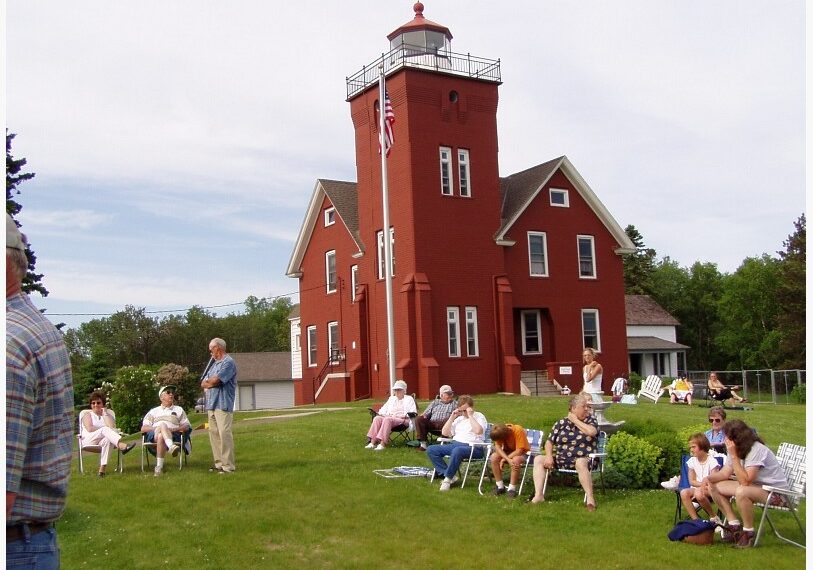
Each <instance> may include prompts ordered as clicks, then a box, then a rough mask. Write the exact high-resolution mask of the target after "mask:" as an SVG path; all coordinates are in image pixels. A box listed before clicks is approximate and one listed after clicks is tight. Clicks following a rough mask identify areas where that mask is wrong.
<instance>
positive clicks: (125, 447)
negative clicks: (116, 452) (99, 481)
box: [80, 392, 136, 477]
mask: <svg viewBox="0 0 813 570" xmlns="http://www.w3.org/2000/svg"><path fill="white" fill-rule="evenodd" d="M80 435H81V439H82V441H81V445H82V447H83V448H84V447H88V446H90V445H98V446H99V447H101V457H100V459H99V477H104V476H105V471H106V470H107V459H108V457H110V447H111V446H115V447H118V448H119V449H120V450H121V452H122V454H126V453H129V452H130V450H131V449H133V448H134V447H135V446H136V444H135V442H133V443H129V444H125V443H124V442H123V441H121V434H119V432H118V431H116V416H115V415H114V414H113V412H112V411H110V410H108V409H106V408H105V407H104V394H102V393H101V392H93V393H92V394H91V395H90V410H89V411H88V412H86V413H84V415H83V417H82V426H81V432H80Z"/></svg>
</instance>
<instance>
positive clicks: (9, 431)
mask: <svg viewBox="0 0 813 570" xmlns="http://www.w3.org/2000/svg"><path fill="white" fill-rule="evenodd" d="M27 271H28V258H27V257H26V254H25V238H24V237H23V235H22V234H21V233H20V230H19V229H17V224H16V223H15V222H14V220H13V219H12V218H11V216H9V215H8V214H6V565H7V566H8V567H11V566H15V567H18V566H17V565H20V566H19V567H23V565H25V567H27V568H28V567H31V568H33V567H34V566H36V567H37V568H59V548H58V546H57V536H56V529H55V528H54V522H55V521H56V520H57V519H58V518H59V517H60V516H62V513H63V511H64V510H65V496H66V495H67V492H68V478H69V476H70V471H71V444H72V440H73V426H72V423H73V420H72V414H73V379H72V376H71V363H70V359H69V357H68V351H67V349H66V348H65V342H64V341H63V339H62V334H61V333H60V332H59V331H58V330H57V329H56V327H54V325H52V324H51V323H50V322H49V321H48V319H46V318H45V317H44V316H43V315H42V313H41V312H40V311H39V310H38V309H37V308H36V307H35V306H34V304H33V303H32V302H31V300H30V299H29V298H28V295H26V294H25V293H23V291H22V281H23V278H24V277H25V274H26V272H27Z"/></svg>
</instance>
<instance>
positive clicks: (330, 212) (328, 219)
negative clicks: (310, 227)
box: [325, 207, 336, 227]
mask: <svg viewBox="0 0 813 570" xmlns="http://www.w3.org/2000/svg"><path fill="white" fill-rule="evenodd" d="M335 223H336V208H333V207H331V208H325V227H328V226H332V225H333V224H335Z"/></svg>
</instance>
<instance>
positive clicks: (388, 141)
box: [378, 91, 395, 157]
mask: <svg viewBox="0 0 813 570" xmlns="http://www.w3.org/2000/svg"><path fill="white" fill-rule="evenodd" d="M394 124H395V112H394V111H393V110H392V102H391V101H390V93H389V91H384V150H385V151H386V156H387V157H389V156H390V151H391V150H392V145H393V144H395V131H394V130H393V125H394ZM378 152H379V153H381V143H380V142H379V145H378Z"/></svg>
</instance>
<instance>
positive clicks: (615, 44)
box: [5, 0, 805, 326]
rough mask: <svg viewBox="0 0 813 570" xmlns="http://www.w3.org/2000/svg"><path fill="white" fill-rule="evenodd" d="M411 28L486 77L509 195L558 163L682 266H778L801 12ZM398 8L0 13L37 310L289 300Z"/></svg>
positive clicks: (350, 170) (523, 8) (345, 175)
mask: <svg viewBox="0 0 813 570" xmlns="http://www.w3.org/2000/svg"><path fill="white" fill-rule="evenodd" d="M424 4H425V10H424V14H425V16H426V17H427V18H428V19H430V20H433V21H435V22H439V23H441V24H444V25H446V26H448V27H449V28H450V30H451V31H452V34H453V35H454V39H453V41H452V49H453V51H456V52H462V53H466V52H470V53H472V54H473V55H477V56H482V57H487V58H495V59H496V58H500V60H501V65H502V78H503V85H502V86H501V88H500V107H499V111H498V129H499V141H500V156H499V161H500V169H501V174H502V175H507V174H510V173H513V172H516V171H519V170H523V169H525V168H528V167H530V166H533V165H536V164H539V163H541V162H545V161H547V160H549V159H551V158H554V157H556V156H560V155H562V154H566V155H567V156H568V157H569V158H570V160H571V161H572V162H573V164H574V165H575V166H576V168H577V169H578V170H579V172H580V173H581V174H582V175H583V176H584V178H585V179H586V180H587V182H588V183H589V184H590V186H591V187H592V188H593V190H594V191H595V192H596V193H597V194H598V196H599V197H600V199H601V200H602V201H603V202H604V203H605V205H606V206H607V207H608V209H609V210H610V212H611V213H612V214H613V215H614V216H615V218H616V219H617V220H618V222H619V223H620V224H621V225H622V226H626V225H627V224H630V223H632V224H635V225H636V227H638V229H639V230H640V231H641V233H642V234H643V236H644V238H645V240H646V242H647V244H648V245H649V246H651V247H654V248H655V249H656V250H657V251H658V254H659V256H664V255H668V256H670V257H671V258H673V259H675V260H677V261H678V262H680V263H681V264H682V265H690V264H691V263H693V262H694V261H697V260H699V261H710V262H714V263H717V264H718V266H719V268H720V269H721V270H722V271H729V272H730V271H734V270H735V269H736V268H737V266H738V265H739V263H740V262H741V261H742V260H743V259H744V258H745V257H747V256H758V255H761V254H762V253H763V252H766V253H769V254H772V255H773V254H775V252H776V251H777V250H779V249H781V248H782V241H783V240H784V239H785V238H786V237H787V235H788V234H789V233H791V231H792V230H793V226H792V223H793V221H794V220H795V219H796V218H797V217H798V216H799V215H800V214H801V213H802V212H803V211H804V208H805V189H804V183H805V178H804V175H805V156H804V136H805V132H804V122H805V113H804V111H805V106H804V105H805V84H804V77H805V67H804V66H805V63H804V62H805V59H804V56H805V53H804V39H805V28H804V25H805V23H804V15H805V14H804V3H803V2H802V1H800V0H797V1H767V0H766V1H754V0H746V1H742V0H740V1H730V0H721V1H718V2H703V1H699V0H698V1H694V0H690V1H681V2H678V1H670V2H666V1H654V2H653V1H644V0H641V1H622V2H600V1H594V0H586V1H582V2H548V1H543V2H540V1H538V0H537V1H534V2H532V1H525V0H521V1H513V2H510V3H498V2H493V1H488V2H486V1H479V0H470V1H468V2H466V3H461V2H459V1H457V2H456V1H453V0H427V1H426V2H424ZM412 5H413V2H411V1H400V0H398V1H394V0H389V1H387V2H381V1H380V0H379V1H374V0H358V1H356V2H327V1H302V2H285V3H282V2H266V1H247V0H232V1H230V2H228V3H225V2H211V1H209V2H207V1H203V2H200V1H194V2H193V1H191V0H179V1H174V2H158V1H151V0H146V1H141V2H116V3H111V2H102V1H96V0H94V1H80V2H78V3H64V2H58V1H56V0H26V1H23V0H8V2H7V5H6V32H5V43H6V53H7V59H6V62H5V65H6V69H5V72H6V73H5V75H6V96H7V97H6V109H5V111H6V125H7V126H8V128H9V129H10V131H11V132H14V133H17V138H16V139H15V142H14V147H13V152H14V155H15V156H16V157H18V158H19V157H25V158H27V159H28V163H29V168H30V170H31V171H33V172H36V178H35V179H34V180H32V181H29V182H26V183H25V184H23V185H22V186H21V189H22V195H21V197H20V201H21V202H22V204H23V206H24V209H23V211H22V213H21V214H20V216H19V220H20V221H21V222H22V224H23V231H24V232H26V233H27V234H28V236H29V238H30V240H31V242H32V244H33V247H34V250H35V251H36V253H37V255H38V266H37V268H38V270H39V271H40V272H42V273H44V274H45V278H44V283H45V285H46V287H47V288H48V289H49V290H50V292H51V294H50V295H49V296H48V297H47V298H44V299H43V298H40V297H39V296H36V295H35V296H34V302H35V303H36V304H37V305H38V306H40V307H43V308H46V309H47V310H48V313H49V314H51V315H53V316H52V318H53V320H55V321H63V322H65V323H67V324H68V325H69V326H77V325H78V324H79V323H80V322H82V321H84V320H88V319H90V318H93V317H91V316H68V315H62V314H61V313H110V312H113V311H116V310H120V309H122V308H123V307H124V306H125V305H127V304H131V305H135V306H138V307H147V309H148V310H164V309H186V308H188V307H190V306H192V305H201V306H214V305H226V304H231V303H237V304H238V306H235V307H227V308H225V309H218V310H219V311H221V312H224V311H225V312H229V311H232V310H237V309H239V303H241V302H242V301H243V300H244V299H245V298H246V297H247V296H248V295H255V296H258V297H263V296H276V295H283V294H289V293H292V292H295V291H296V290H297V281H296V280H294V279H289V278H287V277H285V269H286V266H287V263H288V260H289V258H290V254H291V250H292V247H293V241H294V239H295V238H296V235H297V232H298V230H299V226H300V224H301V223H302V220H303V217H304V214H305V208H306V205H307V203H308V199H309V198H310V195H311V193H312V191H313V187H314V182H315V180H316V179H317V178H333V179H342V180H355V179H356V173H355V155H354V150H353V130H352V123H351V121H350V117H349V105H348V103H346V102H345V96H346V92H345V77H346V76H348V75H351V74H353V73H354V72H356V71H358V70H359V69H361V67H362V65H365V64H368V63H370V62H372V61H373V60H374V59H375V58H376V57H377V56H378V55H379V54H380V53H381V52H382V51H385V50H387V49H388V42H387V39H386V35H387V34H388V33H390V32H391V31H393V30H394V29H395V28H397V27H398V26H399V25H401V24H403V23H405V22H407V21H409V20H410V19H411V18H412V16H413V12H412ZM464 6H465V9H464V8H463V7H464ZM509 6H510V8H509ZM393 152H397V125H396V147H395V149H394V151H393ZM297 300H298V299H297V297H296V296H295V295H294V296H293V301H294V302H296V301H297Z"/></svg>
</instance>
